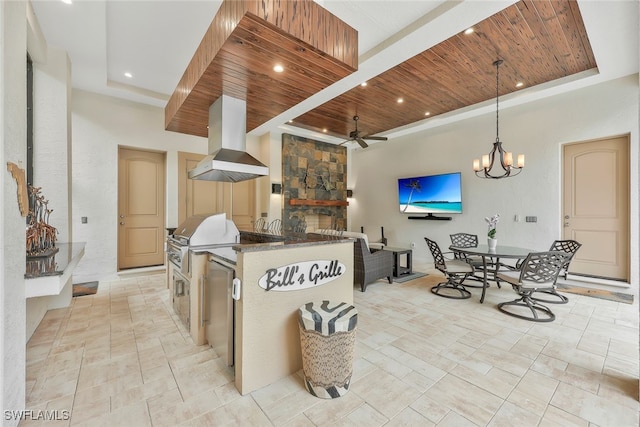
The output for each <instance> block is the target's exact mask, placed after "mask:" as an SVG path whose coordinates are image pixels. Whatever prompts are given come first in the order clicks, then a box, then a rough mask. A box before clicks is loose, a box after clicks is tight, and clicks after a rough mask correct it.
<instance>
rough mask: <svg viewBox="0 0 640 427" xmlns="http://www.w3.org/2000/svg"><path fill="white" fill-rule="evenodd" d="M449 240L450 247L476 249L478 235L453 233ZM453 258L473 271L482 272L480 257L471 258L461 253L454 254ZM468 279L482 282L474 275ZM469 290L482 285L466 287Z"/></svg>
mask: <svg viewBox="0 0 640 427" xmlns="http://www.w3.org/2000/svg"><path fill="white" fill-rule="evenodd" d="M449 238H450V239H451V245H452V246H455V247H457V248H477V247H478V235H477V234H469V233H454V234H449ZM453 256H454V257H455V258H457V259H460V260H462V261H465V262H467V263H469V264H471V265H472V266H473V268H474V270H482V268H483V264H482V257H480V256H472V255H467V254H464V253H462V252H454V253H453ZM469 278H470V279H473V280H476V281H479V282H482V281H483V279H482V277H478V276H475V275H471V276H469ZM466 286H467V287H470V288H481V287H482V285H469V284H467V285H466Z"/></svg>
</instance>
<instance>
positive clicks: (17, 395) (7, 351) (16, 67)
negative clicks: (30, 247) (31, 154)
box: [0, 1, 27, 426]
mask: <svg viewBox="0 0 640 427" xmlns="http://www.w3.org/2000/svg"><path fill="white" fill-rule="evenodd" d="M26 22H27V20H26V6H25V3H24V2H18V1H10V2H5V1H3V2H0V99H2V101H1V102H0V129H2V131H1V132H0V165H1V166H2V170H3V173H2V174H0V186H1V187H2V196H1V197H0V226H1V227H2V228H1V229H0V239H1V240H2V246H1V248H0V272H1V273H0V274H1V276H0V319H2V321H1V322H0V352H1V353H2V364H1V365H0V382H1V385H0V413H2V414H3V424H4V425H7V426H9V425H18V419H11V420H6V419H5V418H4V411H10V410H21V409H24V406H25V368H26V366H25V364H26V362H25V360H26V342H25V341H26V340H25V327H26V326H25V325H26V322H25V310H26V309H25V285H24V272H25V231H24V230H25V218H23V217H22V216H20V211H19V209H18V199H17V196H16V182H15V181H14V179H13V178H12V177H11V174H10V173H9V172H7V170H6V167H7V166H6V165H7V162H13V163H15V164H18V165H19V166H21V167H23V168H24V169H26V164H27V162H26V153H27V150H26V141H27V120H26V111H27V100H26V93H27V80H26V52H27V25H26Z"/></svg>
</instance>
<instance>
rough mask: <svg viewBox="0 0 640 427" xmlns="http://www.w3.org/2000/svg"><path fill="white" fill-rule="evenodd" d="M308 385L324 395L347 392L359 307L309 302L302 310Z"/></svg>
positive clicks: (326, 397)
mask: <svg viewBox="0 0 640 427" xmlns="http://www.w3.org/2000/svg"><path fill="white" fill-rule="evenodd" d="M298 315H299V317H298V319H299V323H298V326H299V327H300V345H301V348H302V370H303V372H304V385H305V387H306V389H307V391H309V393H311V394H312V395H314V396H316V397H320V398H323V399H334V398H336V397H340V396H344V395H345V394H346V393H347V391H349V383H350V382H351V374H352V373H353V353H354V348H355V343H356V325H357V323H358V311H357V310H356V308H355V307H354V306H352V305H349V304H347V303H344V302H332V301H316V302H309V303H307V304H305V305H303V306H302V307H300V309H299V310H298Z"/></svg>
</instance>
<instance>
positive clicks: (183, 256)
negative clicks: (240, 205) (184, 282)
mask: <svg viewBox="0 0 640 427" xmlns="http://www.w3.org/2000/svg"><path fill="white" fill-rule="evenodd" d="M239 242H240V232H239V231H238V228H237V227H236V225H235V224H234V223H233V221H232V220H230V219H227V216H226V214H224V213H220V214H213V215H193V216H190V217H189V218H187V220H186V221H184V222H183V223H182V224H180V225H179V226H178V227H177V228H176V229H175V231H174V232H173V234H172V235H170V236H169V237H168V238H167V258H168V260H169V261H170V262H171V263H172V264H173V265H175V266H176V267H177V268H178V269H179V271H180V272H181V273H183V274H189V272H190V265H189V248H194V247H198V246H209V247H223V246H231V245H234V244H237V243H239Z"/></svg>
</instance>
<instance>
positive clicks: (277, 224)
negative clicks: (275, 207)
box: [267, 219, 282, 235]
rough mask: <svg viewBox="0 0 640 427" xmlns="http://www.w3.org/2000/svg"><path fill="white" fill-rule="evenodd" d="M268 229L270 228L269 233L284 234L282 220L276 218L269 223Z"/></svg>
mask: <svg viewBox="0 0 640 427" xmlns="http://www.w3.org/2000/svg"><path fill="white" fill-rule="evenodd" d="M267 229H268V231H269V233H271V234H276V235H281V234H282V220H280V219H274V220H273V221H271V222H270V223H269V225H268V226H267Z"/></svg>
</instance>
